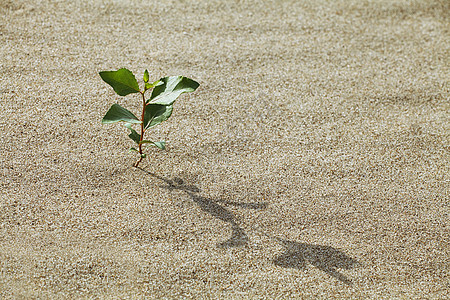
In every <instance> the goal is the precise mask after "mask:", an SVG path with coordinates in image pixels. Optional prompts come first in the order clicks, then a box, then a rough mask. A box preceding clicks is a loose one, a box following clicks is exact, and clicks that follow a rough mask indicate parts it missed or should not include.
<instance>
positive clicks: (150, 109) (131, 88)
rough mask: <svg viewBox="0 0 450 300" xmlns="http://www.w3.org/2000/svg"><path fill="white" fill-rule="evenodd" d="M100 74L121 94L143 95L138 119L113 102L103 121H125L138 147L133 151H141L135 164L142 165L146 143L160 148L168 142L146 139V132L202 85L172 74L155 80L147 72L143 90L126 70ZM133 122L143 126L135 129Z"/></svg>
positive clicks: (108, 122) (169, 114)
mask: <svg viewBox="0 0 450 300" xmlns="http://www.w3.org/2000/svg"><path fill="white" fill-rule="evenodd" d="M100 77H101V78H102V79H103V80H104V81H105V82H106V83H107V84H109V85H110V86H111V87H112V88H113V89H114V91H115V92H116V93H117V94H118V95H119V96H126V95H128V94H133V93H140V94H141V97H142V113H141V118H140V119H138V118H137V117H136V116H135V115H134V114H133V113H132V112H130V111H129V110H128V109H126V108H123V107H122V106H120V105H119V104H117V103H116V104H113V105H112V106H111V108H110V109H109V110H108V112H107V113H106V115H105V116H104V117H103V120H102V123H103V124H111V123H116V122H125V127H126V128H128V129H129V130H130V131H131V133H130V134H129V135H128V136H129V137H130V139H132V140H133V141H134V142H135V143H136V144H137V149H136V148H134V147H132V148H131V149H130V151H135V152H138V153H139V156H140V157H139V160H138V161H137V162H136V163H135V164H134V166H135V167H137V166H138V165H139V163H140V162H141V161H142V159H143V158H145V157H146V154H145V153H144V152H143V147H145V146H149V145H151V146H156V147H158V148H160V149H163V150H164V149H165V148H166V146H165V145H166V143H165V142H164V141H161V142H153V141H151V140H145V139H144V134H145V132H146V130H147V129H149V128H151V127H154V126H156V125H158V124H160V123H161V122H163V121H165V120H167V119H168V118H169V117H170V116H171V115H172V111H173V103H174V102H175V100H176V99H177V98H178V97H179V96H180V95H181V94H183V93H186V92H193V91H195V90H196V89H197V87H198V86H199V84H198V83H197V82H196V81H194V80H192V79H189V78H186V77H183V76H169V77H164V78H161V79H160V80H157V81H155V82H153V83H150V82H149V74H148V71H147V70H145V72H144V78H143V79H144V88H143V90H142V91H141V90H140V89H139V84H138V82H137V80H136V77H134V75H133V73H132V72H131V71H129V70H127V69H124V68H123V69H119V70H117V71H104V72H100ZM148 90H152V92H151V95H150V98H149V99H145V93H146V92H147V91H148ZM133 124H139V125H140V133H138V132H137V131H136V130H134V129H133Z"/></svg>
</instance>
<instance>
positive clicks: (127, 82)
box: [99, 69, 139, 96]
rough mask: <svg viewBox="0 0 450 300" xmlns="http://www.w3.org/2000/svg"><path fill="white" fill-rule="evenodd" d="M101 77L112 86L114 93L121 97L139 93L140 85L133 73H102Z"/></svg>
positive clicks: (120, 71)
mask: <svg viewBox="0 0 450 300" xmlns="http://www.w3.org/2000/svg"><path fill="white" fill-rule="evenodd" d="M99 74H100V77H102V79H103V80H104V81H105V82H106V83H107V84H109V85H110V86H112V88H113V89H114V91H115V92H116V93H117V94H118V95H120V96H126V95H128V94H132V93H139V85H138V83H137V80H136V77H134V75H133V73H132V72H131V71H130V70H127V69H119V70H117V71H103V72H100V73H99Z"/></svg>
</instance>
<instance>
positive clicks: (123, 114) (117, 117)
mask: <svg viewBox="0 0 450 300" xmlns="http://www.w3.org/2000/svg"><path fill="white" fill-rule="evenodd" d="M120 121H123V122H128V123H142V122H141V121H139V120H138V118H137V117H136V116H135V115H133V113H132V112H131V111H129V110H128V109H126V108H123V107H122V106H120V105H119V104H117V103H116V104H113V105H112V106H111V108H110V109H109V110H108V112H107V113H106V115H105V116H104V117H103V120H102V123H103V124H111V123H116V122H120Z"/></svg>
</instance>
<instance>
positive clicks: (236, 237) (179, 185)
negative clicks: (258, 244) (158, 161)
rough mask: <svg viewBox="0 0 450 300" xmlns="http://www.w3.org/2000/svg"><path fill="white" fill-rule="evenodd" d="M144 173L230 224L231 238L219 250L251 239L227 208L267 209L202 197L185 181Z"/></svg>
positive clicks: (193, 186) (263, 205) (255, 204)
mask: <svg viewBox="0 0 450 300" xmlns="http://www.w3.org/2000/svg"><path fill="white" fill-rule="evenodd" d="M139 169H141V170H142V171H144V172H146V173H147V174H148V175H150V176H152V177H154V178H157V179H159V180H161V181H163V182H164V183H165V184H164V185H162V186H161V187H162V188H165V189H168V190H170V191H173V190H180V191H183V192H185V194H186V195H188V196H189V198H190V199H191V200H192V201H193V202H194V203H195V204H197V205H198V207H199V208H200V209H201V210H202V211H204V212H206V213H208V214H209V215H211V216H213V217H215V218H217V219H219V220H221V221H223V222H226V223H228V224H229V225H230V226H231V230H232V232H231V236H230V237H229V238H228V239H227V240H225V241H223V242H221V243H218V244H217V247H219V248H230V247H241V246H245V245H247V244H248V242H249V238H248V236H247V234H246V233H245V230H244V229H243V228H242V227H241V226H240V225H239V221H238V219H237V218H236V216H235V215H234V214H233V213H232V212H231V211H230V210H228V209H227V208H226V206H235V207H241V208H246V209H265V208H266V207H267V203H260V202H254V203H241V202H235V201H226V200H223V199H212V198H208V197H203V196H200V195H199V193H200V192H201V190H200V189H199V188H198V187H197V186H195V185H193V184H187V183H185V181H184V180H183V179H181V178H179V177H174V178H173V179H169V178H165V177H162V176H159V175H156V174H154V173H151V172H149V171H147V170H145V169H142V168H139Z"/></svg>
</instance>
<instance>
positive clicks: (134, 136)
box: [125, 123, 141, 145]
mask: <svg viewBox="0 0 450 300" xmlns="http://www.w3.org/2000/svg"><path fill="white" fill-rule="evenodd" d="M125 127H126V128H128V129H130V130H131V133H130V134H129V135H128V137H129V138H130V139H132V140H133V141H135V142H136V144H138V145H139V142H140V141H141V135H140V134H139V133H137V132H136V130H134V129H133V127H131V124H130V123H125Z"/></svg>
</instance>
